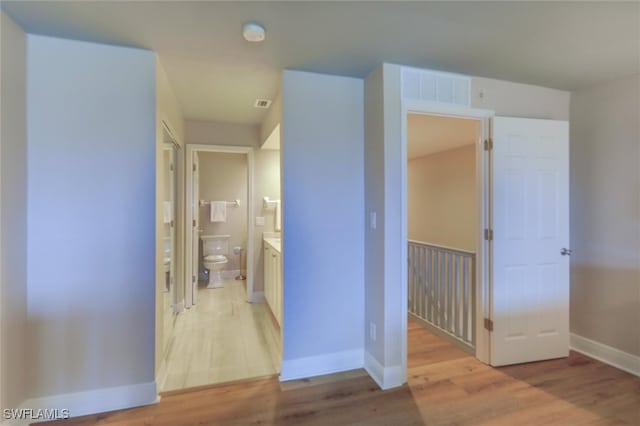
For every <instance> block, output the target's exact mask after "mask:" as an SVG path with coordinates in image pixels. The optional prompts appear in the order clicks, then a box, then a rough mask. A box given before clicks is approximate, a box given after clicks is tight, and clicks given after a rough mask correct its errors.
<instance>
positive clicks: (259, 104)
mask: <svg viewBox="0 0 640 426" xmlns="http://www.w3.org/2000/svg"><path fill="white" fill-rule="evenodd" d="M253 106H254V107H256V108H263V109H267V108H269V107H270V106H271V99H256V102H255V103H254V104H253Z"/></svg>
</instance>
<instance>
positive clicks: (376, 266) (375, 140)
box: [363, 67, 385, 369]
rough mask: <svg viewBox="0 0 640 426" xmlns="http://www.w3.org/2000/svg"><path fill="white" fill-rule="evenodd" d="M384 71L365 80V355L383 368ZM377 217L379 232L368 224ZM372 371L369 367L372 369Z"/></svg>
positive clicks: (375, 73) (380, 69) (378, 69)
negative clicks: (371, 217)
mask: <svg viewBox="0 0 640 426" xmlns="http://www.w3.org/2000/svg"><path fill="white" fill-rule="evenodd" d="M382 71H383V70H382V67H378V68H377V69H376V70H375V71H373V72H372V73H371V74H370V75H369V76H368V77H367V78H366V80H365V86H364V87H365V90H364V112H365V129H364V132H365V133H364V135H365V147H364V184H365V188H364V189H365V216H367V218H365V222H366V223H365V234H364V235H365V324H364V325H365V327H366V328H365V329H364V330H363V331H364V333H365V336H366V337H365V352H366V353H367V354H368V355H365V357H367V356H369V357H372V358H373V359H374V360H375V362H377V363H379V364H380V365H384V362H385V359H384V348H385V334H384V307H385V300H384V256H385V251H384V248H385V247H384V226H385V216H384V213H385V210H384V196H385V191H384V173H385V166H384V81H383V72H382ZM374 212H375V213H376V222H377V226H376V229H371V227H370V224H369V223H368V222H367V219H368V218H369V215H371V213H374ZM372 323H373V324H375V325H376V329H377V332H378V333H377V334H378V336H377V338H376V340H375V341H374V340H373V339H372V338H371V336H370V334H369V333H370V330H369V328H370V325H371V324H372ZM370 368H371V367H369V369H370Z"/></svg>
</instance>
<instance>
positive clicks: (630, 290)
mask: <svg viewBox="0 0 640 426" xmlns="http://www.w3.org/2000/svg"><path fill="white" fill-rule="evenodd" d="M569 323H570V325H571V332H572V333H576V334H578V335H580V336H582V337H586V338H588V339H592V340H595V341H597V342H600V343H604V344H605V345H609V346H612V347H614V348H616V349H619V350H621V351H624V352H627V353H630V354H633V355H636V356H640V333H638V324H640V268H639V269H629V268H612V267H607V266H593V265H583V264H575V263H572V265H571V309H570V321H569ZM584 330H588V332H585V331H584Z"/></svg>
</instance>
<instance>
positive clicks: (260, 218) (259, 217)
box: [256, 216, 264, 226]
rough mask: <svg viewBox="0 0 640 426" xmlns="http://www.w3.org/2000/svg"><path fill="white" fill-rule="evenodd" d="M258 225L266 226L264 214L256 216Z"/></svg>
mask: <svg viewBox="0 0 640 426" xmlns="http://www.w3.org/2000/svg"><path fill="white" fill-rule="evenodd" d="M256 226H264V216H256Z"/></svg>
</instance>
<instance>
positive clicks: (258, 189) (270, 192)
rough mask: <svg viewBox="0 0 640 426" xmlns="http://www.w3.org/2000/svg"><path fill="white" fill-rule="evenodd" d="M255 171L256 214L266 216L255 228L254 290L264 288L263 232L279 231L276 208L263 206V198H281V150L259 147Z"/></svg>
mask: <svg viewBox="0 0 640 426" xmlns="http://www.w3.org/2000/svg"><path fill="white" fill-rule="evenodd" d="M253 167H254V169H253V172H254V188H253V190H254V197H253V199H254V203H255V204H254V205H255V214H256V216H262V217H264V226H256V228H255V244H254V258H253V264H254V270H255V271H256V273H255V275H254V282H253V288H254V291H263V289H264V277H263V275H264V274H263V271H264V250H263V245H262V233H263V232H279V231H276V230H275V208H273V207H270V208H267V209H265V208H264V207H263V203H262V199H263V198H264V197H269V199H271V200H280V151H277V150H268V149H259V150H256V151H255V152H254V156H253Z"/></svg>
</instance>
